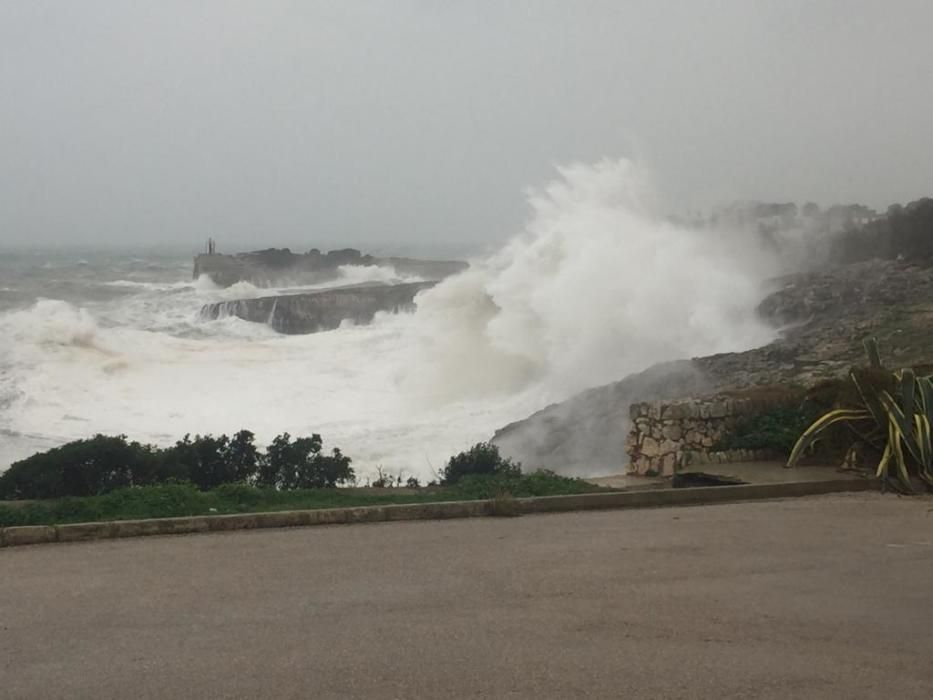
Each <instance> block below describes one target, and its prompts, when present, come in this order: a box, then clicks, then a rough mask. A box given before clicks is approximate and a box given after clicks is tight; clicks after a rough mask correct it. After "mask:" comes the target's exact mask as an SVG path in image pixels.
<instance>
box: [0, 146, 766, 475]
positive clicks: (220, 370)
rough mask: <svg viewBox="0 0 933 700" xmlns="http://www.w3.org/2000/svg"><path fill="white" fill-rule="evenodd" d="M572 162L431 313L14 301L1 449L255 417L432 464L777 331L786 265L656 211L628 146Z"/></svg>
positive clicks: (371, 278)
mask: <svg viewBox="0 0 933 700" xmlns="http://www.w3.org/2000/svg"><path fill="white" fill-rule="evenodd" d="M560 175H561V177H560V179H559V180H557V181H556V182H554V183H552V184H550V185H549V186H548V187H546V188H545V189H544V190H542V191H540V192H533V193H531V195H530V204H531V216H530V219H529V223H528V225H527V228H526V230H525V231H524V232H522V233H521V234H520V235H518V236H517V237H516V238H515V239H514V240H512V241H511V242H510V243H508V244H507V245H506V246H505V247H504V248H503V249H502V250H501V251H500V252H499V253H497V254H496V255H494V256H492V257H491V258H489V259H488V260H481V261H474V262H473V267H472V269H470V270H469V271H467V272H466V273H463V274H461V275H458V276H456V277H453V278H450V279H448V280H446V281H445V282H443V283H441V284H440V285H438V286H437V287H435V288H434V289H432V290H429V291H426V292H423V293H422V294H420V295H419V297H418V299H417V303H418V311H417V312H416V313H415V314H412V315H391V314H380V315H379V316H378V317H377V319H376V320H375V322H374V323H373V324H371V325H369V326H358V327H353V326H345V327H341V328H340V329H339V330H336V331H332V332H327V333H319V334H315V335H308V336H280V335H277V334H275V333H274V332H273V331H272V330H271V329H269V328H268V327H266V326H263V325H259V324H250V323H247V322H244V321H241V320H239V319H236V318H227V319H222V320H219V321H212V322H205V321H202V320H200V319H199V317H198V310H199V309H200V307H201V306H202V305H203V304H205V303H210V302H213V301H223V300H229V299H236V298H244V297H254V296H265V295H269V294H276V293H291V292H298V291H302V290H308V289H313V288H315V287H314V286H311V287H309V286H305V287H288V288H277V289H272V290H270V289H260V288H257V287H255V286H253V285H250V284H248V283H239V284H237V285H235V286H234V287H231V288H227V289H219V288H218V287H217V286H216V285H214V284H213V283H212V282H211V281H210V280H209V279H207V278H205V277H202V278H200V279H198V280H194V281H192V280H183V279H175V280H165V281H160V282H149V283H140V284H138V285H136V284H130V283H131V282H132V280H118V281H117V282H115V283H113V284H114V285H115V286H120V285H123V286H125V287H127V288H133V289H134V290H135V291H134V293H133V294H131V295H129V296H121V297H120V298H118V299H114V300H111V301H108V302H105V303H100V304H96V305H87V307H86V308H77V307H75V306H73V305H71V304H68V303H66V302H63V301H48V300H46V301H38V302H37V303H36V304H35V305H33V306H32V307H31V308H29V309H26V310H20V311H15V312H8V313H5V314H0V365H2V367H0V397H6V398H5V399H4V401H5V403H4V404H2V405H0V431H6V432H5V434H7V435H16V436H18V437H17V438H16V440H15V441H14V443H15V447H14V448H13V449H12V451H11V450H8V451H7V453H6V454H0V464H2V463H3V460H4V458H6V459H7V460H9V459H11V458H12V457H20V456H23V454H25V453H26V452H27V451H28V450H29V449H44V448H46V447H47V446H48V444H49V443H50V442H60V441H64V440H68V439H73V438H78V437H83V436H86V435H87V434H88V433H90V432H97V431H100V432H105V433H125V434H127V435H129V436H131V437H133V438H134V439H140V440H149V441H154V442H159V443H166V442H169V441H171V440H174V439H176V438H178V437H180V436H182V435H184V434H185V433H188V432H231V431H235V430H237V429H239V428H241V427H247V428H250V429H252V430H254V431H255V432H256V433H257V435H258V437H259V438H260V441H268V440H269V439H271V438H272V437H273V436H274V435H276V434H277V433H279V432H282V431H288V432H290V433H292V434H302V433H310V432H312V431H315V432H320V433H322V434H323V435H324V437H325V440H326V441H327V442H328V443H329V444H330V445H339V446H340V447H341V448H343V449H344V450H345V451H346V452H347V453H348V454H350V455H351V456H353V457H354V458H355V460H356V466H357V467H358V471H360V472H361V473H363V474H366V473H372V471H373V470H374V469H375V467H376V466H382V467H383V468H386V469H388V470H390V471H392V472H402V473H404V474H405V475H408V474H414V475H417V476H419V477H426V476H428V477H429V476H430V474H431V471H432V468H434V469H436V468H438V467H440V466H441V465H442V463H443V461H444V459H445V458H446V457H447V456H449V455H450V454H451V453H453V452H456V451H458V450H461V449H464V448H465V447H468V446H469V445H470V444H472V443H474V442H476V441H478V440H482V439H487V438H488V437H490V436H491V434H492V432H493V431H494V430H495V429H496V428H498V427H500V426H502V425H504V424H506V423H508V422H510V421H513V420H516V419H519V418H523V417H524V416H526V415H528V414H529V413H531V412H532V411H534V410H537V409H539V408H541V407H543V405H545V404H546V403H548V402H550V401H554V400H559V399H562V398H565V397H567V396H569V395H571V394H573V393H574V392H576V391H579V390H582V389H585V388H587V387H590V386H593V385H596V384H599V383H603V382H607V381H611V380H614V379H618V378H620V377H621V376H623V375H624V374H626V373H628V372H633V371H637V370H640V369H642V368H644V367H646V366H648V365H650V364H653V363H654V362H657V361H661V360H665V359H672V358H677V357H689V356H693V355H700V354H707V353H711V352H719V351H726V350H737V349H743V348H747V347H750V346H753V345H757V344H760V343H762V342H766V341H767V340H768V339H770V331H769V330H768V329H766V328H764V327H763V326H762V325H761V324H760V323H759V322H758V321H757V320H756V319H755V316H754V313H753V310H754V308H755V305H756V304H757V302H758V301H759V296H760V290H759V287H758V284H757V280H758V279H760V278H761V277H762V276H763V275H764V274H766V273H767V272H768V271H769V268H768V262H767V261H766V260H765V259H764V258H763V257H762V255H761V253H760V251H758V250H755V249H754V248H752V247H751V244H749V243H748V242H744V241H742V240H738V239H737V240H724V239H708V238H704V237H703V235H702V234H700V233H697V232H694V231H691V230H688V229H685V228H682V227H678V226H674V225H672V224H669V223H666V222H664V221H662V220H660V219H658V218H657V217H655V216H653V214H652V213H651V210H650V206H649V205H647V204H646V203H645V202H646V199H647V195H648V193H649V189H648V188H647V187H646V185H645V180H644V178H643V177H642V176H641V175H640V173H639V172H638V170H637V169H636V168H635V167H634V166H632V165H631V164H630V163H628V162H625V161H619V162H616V161H604V162H601V163H598V164H596V165H592V166H584V165H575V166H571V167H569V168H565V169H562V170H561V172H560ZM707 235H708V234H707ZM394 281H402V278H400V277H399V276H398V275H397V274H396V273H395V271H393V270H391V269H386V268H380V267H348V268H344V269H342V270H341V276H340V280H339V281H338V282H337V283H338V284H355V283H360V282H394ZM333 284H334V282H333V281H331V282H330V283H328V284H325V285H322V286H332V285H333ZM30 435H31V436H33V437H32V438H29V437H24V436H30ZM620 459H621V456H620Z"/></svg>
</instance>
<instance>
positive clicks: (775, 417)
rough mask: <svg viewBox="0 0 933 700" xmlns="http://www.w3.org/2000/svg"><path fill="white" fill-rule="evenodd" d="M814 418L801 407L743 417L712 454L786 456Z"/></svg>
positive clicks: (784, 408) (783, 408)
mask: <svg viewBox="0 0 933 700" xmlns="http://www.w3.org/2000/svg"><path fill="white" fill-rule="evenodd" d="M815 415H816V414H814V413H813V412H811V411H810V410H805V409H804V408H802V407H792V406H782V407H779V408H774V409H771V410H769V411H767V412H764V413H760V414H757V415H753V416H748V417H743V418H741V419H739V420H738V421H737V423H736V426H735V428H734V429H733V430H732V431H731V432H730V433H729V434H728V435H726V436H724V437H723V439H722V440H720V442H719V443H718V444H716V445H714V446H713V450H716V451H720V450H775V451H777V452H779V453H781V454H782V455H785V456H786V455H789V454H790V451H791V450H792V449H793V448H794V444H795V443H796V442H797V438H798V437H800V433H802V432H803V431H804V430H805V429H806V427H807V426H808V425H810V423H811V422H812V420H813V418H814V417H815Z"/></svg>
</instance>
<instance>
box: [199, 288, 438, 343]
mask: <svg viewBox="0 0 933 700" xmlns="http://www.w3.org/2000/svg"><path fill="white" fill-rule="evenodd" d="M434 284H435V283H434V282H411V283H407V284H395V285H368V286H355V287H337V288H334V289H325V290H321V291H319V292H311V293H308V294H291V295H282V296H271V297H260V298H258V299H241V300H239V301H225V302H221V303H219V304H207V305H206V306H204V307H203V308H202V309H201V317H202V318H204V319H209V320H210V319H218V318H223V317H225V316H236V317H238V318H242V319H243V320H244V321H252V322H254V323H266V324H268V325H269V326H271V327H272V328H274V329H275V330H276V331H278V332H280V333H288V334H302V333H316V332H318V331H326V330H333V329H334V328H337V327H339V326H340V324H341V323H342V322H344V321H347V320H349V321H353V322H354V323H369V322H370V321H372V319H373V317H374V316H375V315H376V313H378V312H380V311H386V312H390V313H399V312H404V311H411V310H413V309H414V299H415V296H416V295H417V294H418V292H420V291H422V290H424V289H429V288H430V287H432V286H434Z"/></svg>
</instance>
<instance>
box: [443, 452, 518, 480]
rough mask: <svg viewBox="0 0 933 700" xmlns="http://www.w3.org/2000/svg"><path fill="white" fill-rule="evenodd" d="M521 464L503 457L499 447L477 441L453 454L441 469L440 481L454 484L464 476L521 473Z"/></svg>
mask: <svg viewBox="0 0 933 700" xmlns="http://www.w3.org/2000/svg"><path fill="white" fill-rule="evenodd" d="M521 472H522V469H521V464H516V463H513V462H512V460H511V459H507V458H505V459H504V458H503V457H502V456H501V455H500V454H499V448H498V447H496V446H495V445H493V444H492V443H489V442H478V443H476V444H475V445H473V447H471V448H470V449H469V450H467V451H466V452H461V453H460V454H457V455H454V456H453V457H451V458H450V460H449V461H448V462H447V466H445V467H444V469H443V470H442V471H441V483H442V484H444V485H450V484H456V483H457V482H458V481H460V480H461V479H462V478H464V477H465V476H471V475H477V474H480V475H490V474H497V475H502V476H508V475H518V474H521Z"/></svg>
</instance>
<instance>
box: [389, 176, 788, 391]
mask: <svg viewBox="0 0 933 700" xmlns="http://www.w3.org/2000/svg"><path fill="white" fill-rule="evenodd" d="M560 175H561V178H560V179H559V180H557V181H555V182H552V183H551V184H549V185H548V186H547V187H546V188H544V189H543V190H541V191H533V192H531V193H530V196H529V202H530V206H531V217H530V219H529V222H528V224H527V227H526V230H525V231H524V232H523V233H521V234H520V235H518V236H516V237H515V238H514V239H513V240H511V241H510V242H509V243H508V244H506V245H505V246H504V247H503V249H502V250H501V251H500V252H499V253H497V254H495V255H493V256H492V257H491V258H489V259H488V260H485V261H480V262H477V263H475V264H474V267H473V268H472V269H471V270H470V271H469V272H467V273H464V274H462V275H460V276H459V277H456V278H452V279H449V280H447V281H445V282H443V283H442V284H440V285H439V286H438V287H436V288H435V289H433V290H429V291H426V292H424V293H422V294H421V295H420V297H419V298H418V304H419V311H418V319H419V320H420V321H421V323H420V324H417V326H416V328H415V329H414V333H415V334H416V335H417V337H418V339H419V347H418V350H417V351H416V352H417V356H416V359H415V360H413V361H412V362H411V363H410V364H411V366H412V367H415V368H417V369H416V370H415V371H413V372H412V373H411V375H410V376H409V377H408V382H407V384H406V385H407V386H408V387H410V388H412V389H413V390H414V391H416V392H419V393H420V394H421V395H423V396H424V397H426V398H428V399H430V400H433V401H437V402H439V403H443V402H444V401H447V400H449V399H451V398H454V397H463V396H484V395H486V396H495V395H501V394H512V393H514V392H516V391H520V390H523V389H526V388H528V387H530V386H534V385H537V390H538V391H539V393H540V394H541V396H542V398H548V399H554V400H556V399H560V398H563V397H566V396H568V395H569V394H572V393H574V392H577V391H580V390H582V389H585V388H587V387H591V386H595V385H598V384H602V383H606V382H610V381H613V380H615V379H619V378H620V377H622V376H624V375H626V374H628V373H631V372H635V371H638V370H641V369H644V368H645V367H647V366H649V365H651V364H654V363H656V362H661V361H664V360H671V359H677V358H684V357H693V356H697V355H705V354H710V353H716V352H724V351H734V350H743V349H746V348H750V347H754V346H757V345H761V344H764V343H766V342H768V341H769V340H771V339H772V337H773V331H772V330H771V329H769V328H768V327H766V326H765V325H764V324H763V323H762V322H761V321H760V320H759V319H758V318H757V316H756V314H755V307H756V305H757V303H758V302H759V300H760V298H761V285H760V280H761V279H762V278H763V277H765V276H767V275H768V274H771V273H773V272H774V271H775V269H776V267H775V265H776V261H775V260H773V259H771V258H770V257H768V256H767V255H766V254H765V253H764V251H763V250H762V248H761V246H760V245H759V244H758V242H757V241H756V239H754V238H753V237H749V236H741V235H738V234H727V233H716V234H713V233H711V232H700V231H694V230H691V229H688V228H685V227H682V226H678V225H675V224H673V223H670V222H668V221H665V220H663V219H662V218H660V217H658V216H657V215H655V214H654V213H653V212H652V210H651V206H650V201H651V190H650V188H649V187H648V186H647V184H646V178H645V177H644V175H643V173H642V172H641V171H640V170H639V168H638V167H636V166H635V165H634V164H632V163H631V162H629V161H625V160H621V161H610V160H604V161H601V162H599V163H596V164H594V165H584V164H577V165H573V166H570V167H566V168H561V169H560Z"/></svg>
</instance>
